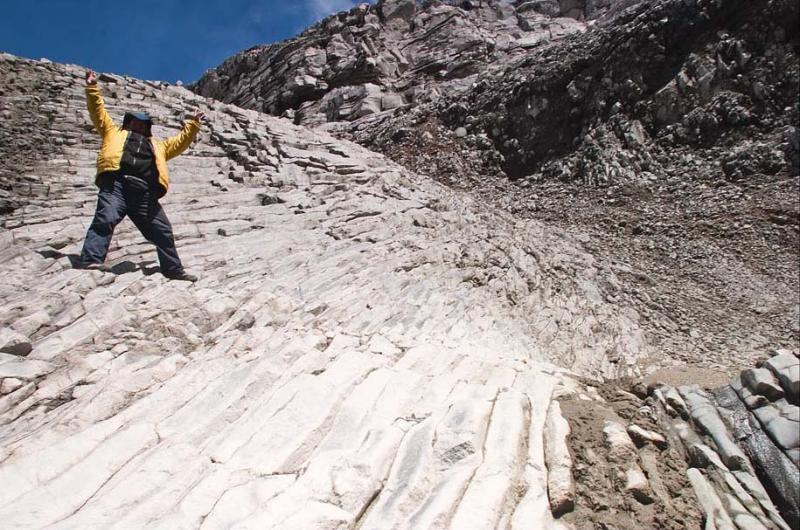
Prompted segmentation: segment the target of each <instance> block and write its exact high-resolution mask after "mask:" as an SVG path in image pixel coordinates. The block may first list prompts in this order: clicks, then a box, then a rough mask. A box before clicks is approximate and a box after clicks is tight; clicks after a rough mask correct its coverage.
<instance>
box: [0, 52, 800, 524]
mask: <svg viewBox="0 0 800 530" xmlns="http://www.w3.org/2000/svg"><path fill="white" fill-rule="evenodd" d="M82 74H83V71H82V70H81V69H80V68H78V67H75V66H64V65H56V64H51V63H49V62H42V61H40V62H35V61H27V60H24V59H20V58H16V57H13V56H9V55H5V54H4V55H2V56H0V81H2V82H1V83H0V86H2V87H3V92H2V94H0V104H2V107H3V112H8V113H9V114H8V116H10V118H11V119H9V120H6V121H4V122H3V125H2V127H3V134H4V135H6V136H5V137H9V138H13V137H14V136H15V135H18V134H19V127H20V125H19V124H20V123H25V124H27V125H28V129H27V130H26V133H25V134H28V135H30V137H33V138H39V139H42V140H41V141H42V143H44V144H46V145H43V146H42V148H41V149H39V150H31V151H29V152H25V153H19V156H20V158H18V159H14V160H24V162H23V163H20V162H14V164H16V165H13V164H12V163H11V162H13V161H9V164H8V165H7V166H6V167H7V168H9V169H10V170H14V171H13V172H10V174H13V175H16V177H17V179H18V180H17V182H37V183H38V184H39V185H37V186H27V187H26V186H22V185H20V186H9V188H10V189H9V190H8V191H9V194H8V198H9V199H10V200H11V201H13V203H14V204H17V205H18V206H17V207H15V208H14V209H13V211H11V212H10V213H6V214H3V217H2V218H1V220H2V229H0V244H2V247H1V250H0V271H2V274H3V276H4V278H6V280H5V281H4V283H3V284H2V287H0V326H1V327H0V339H2V344H0V350H2V351H1V352H0V478H1V479H2V480H3V482H4V483H5V484H13V485H14V487H13V488H11V487H10V488H4V489H2V491H0V520H2V521H3V524H7V525H9V526H12V527H14V528H43V527H58V528H109V527H111V528H143V527H147V528H160V527H163V528H232V527H233V528H275V529H281V530H286V529H298V530H300V529H302V530H309V529H355V528H359V529H367V528H370V529H381V530H383V529H390V528H415V529H416V528H431V529H435V528H439V529H444V528H453V529H455V528H458V529H459V530H462V529H473V528H474V529H481V530H483V529H492V528H504V529H508V528H511V529H516V528H529V527H530V526H531V525H534V526H535V527H537V528H552V529H564V528H583V527H585V526H586V525H591V526H592V527H595V528H602V527H609V526H612V527H615V528H626V529H627V528H630V529H634V528H641V527H661V528H671V529H675V530H678V529H682V528H693V527H698V528H699V527H700V525H701V524H702V521H703V518H704V517H705V518H714V519H715V520H719V521H722V523H724V522H725V521H728V520H732V518H735V519H736V520H737V521H744V523H748V524H751V525H752V524H755V523H753V521H755V522H757V523H758V524H761V525H762V526H763V527H765V528H769V529H786V528H788V526H787V525H786V523H785V522H784V521H783V519H782V518H781V515H780V514H779V513H778V510H777V509H776V507H775V506H774V505H773V503H772V501H771V500H770V497H769V496H768V494H769V495H771V496H772V498H774V499H776V501H775V502H777V503H778V505H779V508H780V509H781V510H783V512H782V513H784V514H786V516H787V517H789V516H792V515H793V514H795V515H796V513H797V510H796V508H797V507H796V506H793V505H792V504H791V499H792V494H793V492H794V490H793V489H792V488H795V489H796V487H797V484H798V480H796V479H795V478H794V477H793V475H791V473H792V470H793V469H796V467H794V468H793V467H791V466H795V463H794V461H793V460H792V458H794V457H795V456H796V454H795V452H793V451H794V449H793V447H794V446H792V444H793V443H794V442H793V441H792V440H791V439H789V438H785V437H783V435H785V433H786V431H785V430H784V431H781V429H782V428H783V426H784V425H785V422H786V421H793V420H792V419H791V418H792V417H793V416H792V414H793V410H794V409H792V407H794V408H795V409H796V408H797V407H796V405H794V403H795V402H796V401H797V399H798V397H799V396H800V395H798V394H797V392H796V391H794V390H792V387H791V385H792V384H793V383H792V379H791V377H792V372H791V370H792V367H793V366H794V364H793V362H794V361H793V360H796V359H797V357H796V356H795V355H794V354H792V353H790V352H782V355H781V356H779V357H776V358H775V359H774V360H773V361H770V362H771V363H773V364H774V365H775V366H776V367H777V369H776V370H777V373H779V374H781V381H780V386H781V387H783V386H786V388H787V390H786V391H785V396H786V398H785V399H783V402H781V400H778V401H776V402H775V403H774V404H767V403H765V402H764V400H765V399H766V398H765V397H764V396H763V395H761V394H763V393H765V392H768V391H771V392H777V391H778V384H777V383H776V384H775V385H774V388H770V387H769V386H767V387H764V388H762V387H759V388H758V391H757V392H756V391H755V390H754V391H753V392H752V393H750V390H746V392H745V390H744V387H742V386H741V385H740V386H739V387H736V388H738V390H735V392H738V394H733V396H732V399H731V396H730V395H728V399H727V400H726V401H725V400H723V399H721V398H722V397H725V396H726V394H725V392H726V391H727V392H728V394H730V392H734V387H725V389H724V390H722V391H721V392H720V393H719V396H720V399H719V400H718V401H717V397H716V396H717V394H715V397H714V398H713V399H712V397H711V396H709V395H708V394H706V393H705V392H703V391H702V390H700V389H699V388H696V387H692V386H681V387H679V388H678V389H677V390H676V389H674V388H668V387H663V386H660V385H652V386H651V388H650V389H649V390H647V389H644V391H642V389H643V385H642V384H641V383H639V384H638V385H635V386H634V388H633V390H634V391H635V392H637V394H638V395H639V397H637V396H636V395H633V394H631V393H629V392H627V391H626V390H623V388H626V389H629V388H630V387H626V386H625V385H624V384H620V383H618V382H610V383H607V384H604V383H603V379H604V378H608V377H617V376H621V375H629V376H635V375H636V374H637V373H639V366H638V363H639V362H640V361H641V360H643V358H644V357H646V356H648V355H652V354H653V353H655V352H654V350H653V348H652V345H651V344H650V342H649V340H648V334H647V332H646V330H645V329H644V328H643V326H642V323H643V319H642V317H641V316H640V315H639V314H638V313H637V311H636V309H635V306H634V304H633V301H632V299H631V298H629V297H628V296H627V294H626V292H625V290H626V287H625V285H626V282H627V280H626V278H625V277H624V276H620V275H618V274H617V273H616V272H615V271H614V270H612V269H611V268H609V267H604V266H603V265H602V264H599V263H598V262H597V261H596V260H595V259H594V258H593V256H592V255H591V254H589V253H587V252H586V251H585V250H584V249H583V245H582V244H581V243H580V242H578V241H576V240H575V239H573V238H572V237H571V236H569V235H568V234H566V233H564V232H563V231H561V230H558V229H554V228H551V227H548V226H546V225H543V224H541V223H539V222H536V221H530V220H520V219H517V218H515V217H513V216H511V215H508V214H506V213H503V212H498V211H496V210H495V209H494V208H492V206H491V204H487V203H486V202H483V201H481V200H476V199H475V198H472V197H471V196H469V195H468V194H465V193H460V192H454V191H452V190H450V189H448V188H446V187H444V186H442V185H440V184H437V183H436V182H434V181H433V180H431V179H430V178H427V177H423V176H419V175H416V174H414V173H411V172H409V171H407V170H405V169H404V168H402V167H400V166H398V165H396V164H394V163H392V162H391V161H389V160H387V159H386V158H384V157H382V156H380V155H378V154H375V153H373V152H370V151H367V150H365V149H364V148H361V147H359V146H357V145H355V144H352V143H349V142H346V141H341V140H337V139H335V138H333V137H331V136H329V135H327V134H325V133H322V132H315V131H311V130H308V129H304V128H301V127H296V126H294V125H292V124H290V123H289V122H288V121H286V120H281V119H276V118H272V117H269V116H265V115H261V114H258V113H257V112H254V111H247V110H242V109H239V108H236V107H233V106H229V105H224V104H221V103H217V102H213V101H210V100H206V99H204V98H201V97H198V96H196V95H194V94H192V93H191V92H189V91H187V90H185V89H183V88H180V87H172V86H168V85H164V84H159V83H148V82H141V81H137V80H134V79H129V78H119V77H115V76H106V75H104V76H101V78H100V81H101V85H102V90H103V92H104V94H105V95H106V102H107V105H108V107H109V110H110V112H111V114H112V116H113V117H114V118H115V119H117V120H119V119H120V118H121V116H122V113H123V112H124V111H126V110H135V109H146V110H148V111H149V112H150V113H151V114H152V115H154V116H155V117H156V119H157V126H156V134H158V135H161V136H163V135H166V134H169V133H170V132H174V131H176V130H177V128H178V126H179V124H180V122H181V119H182V118H183V116H184V115H186V114H187V113H189V112H191V111H193V110H194V109H195V108H200V109H202V110H204V111H205V112H206V113H207V116H208V118H207V123H206V124H205V127H204V129H203V132H202V133H201V135H200V137H199V138H198V140H197V142H196V143H195V144H194V145H193V146H192V148H191V149H190V150H189V151H188V152H187V153H185V154H184V155H182V156H181V157H180V158H179V159H177V160H174V161H173V162H172V163H171V168H172V171H171V174H172V177H173V184H172V187H171V190H170V193H169V194H168V195H167V197H166V198H165V200H164V203H165V207H166V210H167V212H168V213H169V215H170V217H171V219H172V221H173V225H174V226H175V232H176V236H177V240H178V248H179V251H180V253H181V255H182V257H183V259H184V262H185V264H186V265H187V267H188V268H189V269H190V270H192V271H193V272H197V273H199V274H200V276H201V279H200V281H199V282H198V283H197V284H194V285H189V284H186V283H180V282H170V281H167V280H165V279H164V278H163V277H162V276H161V275H160V274H158V273H157V270H156V267H155V259H154V258H155V257H154V253H153V249H152V248H151V246H150V245H148V244H146V243H145V242H144V241H143V240H142V239H141V237H140V236H139V235H138V233H136V232H135V230H134V229H133V227H132V226H131V225H130V224H129V223H127V222H123V224H122V225H120V227H119V229H118V230H117V233H116V234H115V240H114V241H115V244H114V246H113V247H112V251H111V253H110V256H109V259H110V262H111V264H112V265H113V267H112V272H101V271H80V270H74V269H73V268H72V261H73V260H74V258H75V257H76V253H77V251H78V249H79V246H80V243H81V241H82V237H83V234H84V232H85V228H86V226H87V224H88V223H89V221H90V218H91V214H92V212H93V205H94V197H95V189H94V187H93V186H92V185H91V181H92V179H93V175H94V157H95V152H96V150H97V148H98V147H99V142H98V138H97V136H96V135H95V133H94V132H93V131H92V128H91V125H90V124H89V121H88V116H87V114H86V111H85V108H84V105H85V101H84V95H83V90H82ZM30 87H36V88H35V90H31V88H30ZM32 108H36V109H38V113H37V114H36V115H33V114H31V112H28V113H27V114H26V113H25V111H28V110H29V109H32ZM5 182H6V183H13V182H15V181H14V180H12V179H9V180H6V181H5ZM655 318H658V317H657V315H656V316H655V317H653V316H650V317H649V320H651V321H652V320H654V319H655ZM787 360H788V361H787ZM779 361H780V362H781V363H783V364H779ZM782 366H783V367H785V369H784V368H781V367H782ZM781 369H784V371H785V372H786V374H784V373H783V372H781V371H780V370H781ZM758 377H760V378H761V379H759V381H762V382H763V381H764V377H765V376H764V374H763V373H761V374H759V376H758ZM585 378H591V379H590V380H587V379H585ZM692 378H693V379H692ZM684 379H686V377H685V376H684ZM724 379H725V375H724V374H720V373H719V372H714V371H706V372H703V371H700V370H697V371H695V372H694V373H693V374H691V376H690V378H689V379H688V381H684V382H691V381H692V380H694V381H698V380H700V381H702V382H704V383H709V382H712V381H719V383H720V384H723V383H724ZM742 379H743V380H747V381H750V379H747V378H745V377H744V376H743V378H742ZM751 384H752V383H750V382H748V383H747V385H748V387H747V388H749V385H751ZM781 392H783V391H782V390H781ZM770 395H771V396H772V397H773V398H774V397H775V395H774V394H770ZM736 396H741V399H742V402H741V403H740V402H739V399H740V398H738V397H736ZM744 396H746V397H747V399H745V397H744ZM684 399H685V402H684ZM787 400H791V401H787ZM732 403H734V404H738V407H739V409H737V414H741V415H743V416H740V417H744V418H748V417H749V418H753V419H751V420H750V421H752V422H754V423H753V424H752V425H753V426H754V427H753V428H752V429H751V430H750V432H749V433H748V434H747V436H749V437H751V438H752V439H753V440H754V443H756V444H757V445H755V446H754V447H757V449H758V453H757V454H755V455H753V456H751V458H752V461H753V463H751V462H750V460H749V459H748V457H746V456H744V454H743V453H741V450H739V451H737V450H734V449H732V446H731V444H733V442H732V441H731V439H730V436H731V434H730V433H728V431H727V430H725V428H724V427H721V426H722V425H723V424H722V420H719V415H720V414H726V412H725V410H726V409H725V407H726V406H733V405H732ZM745 406H747V407H753V406H757V407H760V408H759V409H758V410H756V411H755V412H753V413H750V412H748V410H747V408H745ZM681 407H683V408H681ZM676 411H680V414H678V413H677V412H676ZM748 415H749V416H748ZM774 415H777V416H780V417H781V418H783V419H782V420H781V421H773V420H774V419H775V417H774ZM762 416H763V420H762ZM784 416H785V417H784ZM565 418H566V419H565ZM767 420H770V421H769V422H768V421H767ZM761 421H763V422H764V427H763V430H762V429H761V428H757V427H755V426H757V425H760V423H759V422H761ZM789 429H791V424H790V426H789ZM570 431H571V434H570ZM654 431H662V432H663V433H664V435H663V436H662V435H660V434H658V433H657V432H654ZM789 432H791V431H789ZM628 433H630V434H628ZM776 433H777V435H780V436H777V435H776ZM633 440H636V445H634V441H633ZM648 440H650V441H648ZM787 440H788V441H787ZM706 444H707V445H706ZM687 454H688V455H690V458H691V459H692V462H693V465H696V462H697V459H698V458H700V457H703V458H705V459H706V460H705V462H706V464H705V466H706V468H704V469H703V470H702V471H701V470H699V469H697V468H694V469H692V470H690V471H689V472H687V471H686V468H687V463H686V461H685V458H686V456H687ZM765 455H767V456H765ZM759 458H761V459H760V460H759ZM721 459H722V460H721ZM723 460H724V463H723ZM728 465H730V466H731V467H730V469H731V470H734V473H735V475H734V474H731V472H730V471H729V470H728V468H727V467H726V466H728ZM734 465H735V467H734ZM645 473H646V474H645ZM757 476H758V477H766V478H765V479H764V480H765V482H764V484H765V485H766V486H762V485H761V483H760V482H759V480H758V479H757V478H756V477H757ZM787 477H788V478H787ZM623 478H624V480H623ZM765 487H766V488H768V489H769V491H767V489H765ZM698 499H699V502H698ZM599 506H603V507H606V508H607V509H605V510H603V509H599V510H598V507H599ZM793 510H794V511H793ZM789 520H790V521H793V519H789ZM744 523H742V524H744Z"/></svg>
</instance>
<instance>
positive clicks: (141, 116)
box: [122, 112, 153, 136]
mask: <svg viewBox="0 0 800 530" xmlns="http://www.w3.org/2000/svg"><path fill="white" fill-rule="evenodd" d="M131 120H137V121H140V122H142V123H144V124H145V125H146V126H147V129H146V130H147V132H146V134H145V136H150V134H151V133H150V128H151V127H152V126H153V118H152V116H150V114H148V113H146V112H126V113H125V116H123V117H122V128H123V129H127V128H128V126H129V124H130V122H131Z"/></svg>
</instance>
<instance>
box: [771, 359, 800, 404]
mask: <svg viewBox="0 0 800 530" xmlns="http://www.w3.org/2000/svg"><path fill="white" fill-rule="evenodd" d="M764 366H765V367H766V368H768V369H769V370H770V371H771V372H772V373H773V374H774V375H775V377H777V378H778V381H780V384H781V386H782V387H783V389H784V391H785V392H786V395H787V398H788V399H789V400H790V401H791V402H793V403H795V404H797V403H798V402H800V359H798V358H797V357H796V356H795V355H793V354H791V353H788V352H786V353H781V354H779V355H776V356H774V357H771V358H770V359H769V360H768V361H767V362H766V363H764Z"/></svg>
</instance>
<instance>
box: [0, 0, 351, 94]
mask: <svg viewBox="0 0 800 530" xmlns="http://www.w3.org/2000/svg"><path fill="white" fill-rule="evenodd" d="M357 3H359V2H357V1H355V0H285V1H279V0H195V1H192V0H133V1H131V0H105V1H103V0H80V1H79V0H3V2H2V11H3V15H2V16H1V17H0V51H4V52H9V53H13V54H14V55H21V56H23V57H29V58H32V59H39V58H42V57H47V58H48V59H50V60H52V61H56V62H60V63H74V64H80V65H84V66H87V67H91V68H93V69H95V70H97V71H99V72H113V73H118V74H126V75H131V76H134V77H138V78H141V79H157V80H164V81H170V82H175V81H177V80H181V81H183V82H184V83H188V82H191V81H195V80H196V79H197V78H198V77H200V76H201V75H202V74H203V72H204V71H205V70H206V69H208V68H211V67H214V66H216V65H218V64H219V63H221V62H222V61H223V60H225V59H226V58H228V57H230V56H231V55H234V54H235V53H237V52H239V51H242V50H244V49H247V48H249V47H251V46H255V45H256V44H268V43H270V42H275V41H279V40H283V39H286V38H289V37H292V36H293V35H296V34H297V33H299V32H301V31H302V30H303V29H304V28H306V27H307V26H309V25H311V24H313V23H314V22H315V21H317V20H319V19H320V18H322V17H324V16H325V15H328V14H331V13H335V12H337V11H339V10H343V9H349V8H350V7H352V6H353V5H356V4H357Z"/></svg>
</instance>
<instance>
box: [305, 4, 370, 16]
mask: <svg viewBox="0 0 800 530" xmlns="http://www.w3.org/2000/svg"><path fill="white" fill-rule="evenodd" d="M306 2H307V3H308V7H309V9H310V11H311V14H312V15H314V18H315V19H317V20H318V19H321V18H324V17H327V16H328V15H331V14H333V13H338V12H339V11H348V10H350V9H351V8H352V7H353V6H354V5H358V4H360V3H363V0H306Z"/></svg>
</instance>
